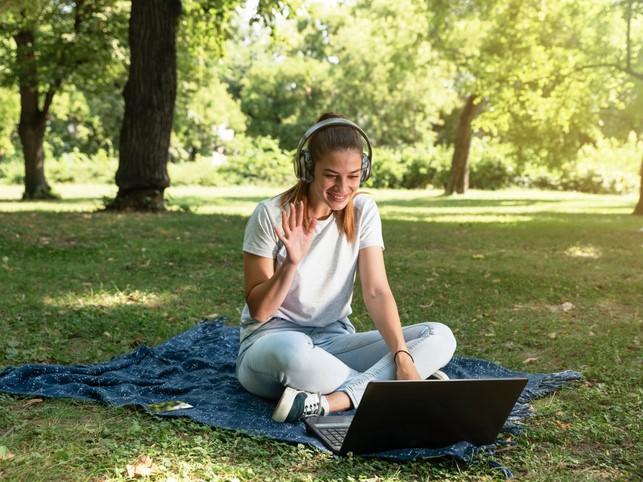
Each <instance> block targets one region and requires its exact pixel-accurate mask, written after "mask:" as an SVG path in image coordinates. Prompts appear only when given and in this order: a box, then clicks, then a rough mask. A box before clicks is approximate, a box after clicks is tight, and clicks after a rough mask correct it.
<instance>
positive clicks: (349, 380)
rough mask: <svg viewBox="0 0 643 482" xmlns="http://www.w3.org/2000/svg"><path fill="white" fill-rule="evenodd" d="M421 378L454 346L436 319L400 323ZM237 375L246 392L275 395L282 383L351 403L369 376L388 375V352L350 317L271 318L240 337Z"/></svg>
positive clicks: (391, 365)
mask: <svg viewBox="0 0 643 482" xmlns="http://www.w3.org/2000/svg"><path fill="white" fill-rule="evenodd" d="M402 330H403V333H404V339H405V340H406V344H407V346H408V348H409V351H410V352H411V354H412V355H413V358H414V360H415V365H416V367H417V369H418V371H419V372H420V375H421V376H422V378H427V377H428V376H430V375H431V374H432V373H434V372H435V371H436V370H439V369H440V368H442V367H443V366H444V365H446V364H447V363H448V362H449V360H451V357H452V356H453V353H454V352H455V348H456V341H455V338H454V336H453V333H452V332H451V330H450V329H449V327H447V326H446V325H443V324H442V323H419V324H417V325H411V326H405V327H403V328H402ZM236 372H237V378H238V379H239V382H240V383H241V385H242V386H243V387H244V388H245V389H246V390H248V391H249V392H250V393H253V394H255V395H258V396H260V397H264V398H268V399H273V400H276V399H278V398H279V397H280V396H281V393H282V392H283V390H284V387H286V386H289V387H292V388H296V389H298V390H305V391H308V392H315V393H322V394H329V393H333V392H336V391H341V392H345V393H346V394H347V395H348V397H349V398H350V399H351V401H352V403H353V406H354V407H357V405H359V402H360V400H361V399H362V395H363V394H364V390H365V389H366V385H368V382H370V381H371V380H394V379H395V377H396V367H395V363H394V361H393V355H392V353H391V352H390V351H389V348H388V346H387V345H386V342H385V341H384V339H383V338H382V335H380V333H379V331H377V330H373V331H368V332H364V333H355V329H354V328H353V326H352V324H351V323H350V321H348V320H346V321H342V320H340V321H336V322H335V323H332V324H331V325H329V326H326V327H322V328H312V327H303V326H298V325H296V324H294V323H292V322H290V321H287V320H283V319H280V318H273V319H272V320H270V321H268V322H267V323H265V324H264V325H262V326H261V327H260V328H259V329H258V330H256V331H255V332H253V333H252V334H251V335H250V336H249V337H248V338H246V339H245V340H243V342H242V343H241V347H240V350H239V357H238V358H237V368H236Z"/></svg>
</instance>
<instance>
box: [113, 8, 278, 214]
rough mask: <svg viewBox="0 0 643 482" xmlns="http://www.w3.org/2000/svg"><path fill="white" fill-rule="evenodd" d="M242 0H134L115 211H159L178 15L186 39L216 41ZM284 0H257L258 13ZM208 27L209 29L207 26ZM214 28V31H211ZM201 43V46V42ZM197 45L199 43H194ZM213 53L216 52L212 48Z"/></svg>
mask: <svg viewBox="0 0 643 482" xmlns="http://www.w3.org/2000/svg"><path fill="white" fill-rule="evenodd" d="M239 3H240V0H210V1H202V2H197V1H196V0H186V1H184V2H182V1H181V0H132V10H131V15H130V23H129V41H130V67H129V78H128V80H127V84H126V85H125V89H124V91H123V98H124V99H125V114H124V116H123V124H122V127H121V136H120V149H119V164H118V170H117V172H116V184H117V185H118V194H117V195H116V198H115V199H114V200H113V201H112V202H111V203H110V204H109V205H108V209H113V210H136V211H161V210H164V209H165V202H164V191H165V189H166V188H167V187H168V186H169V184H170V178H169V175H168V172H167V162H168V157H169V152H168V149H169V146H170V136H171V131H172V123H173V116H174V104H175V100H176V93H177V58H176V51H177V31H178V25H179V17H180V16H181V12H182V11H183V10H184V6H185V7H186V9H187V13H188V14H187V15H186V16H185V17H184V18H185V19H186V20H185V21H186V23H187V25H189V26H190V27H192V30H193V31H194V32H191V34H190V35H188V37H187V38H190V36H191V38H192V39H196V40H197V41H201V42H203V43H205V44H207V42H208V38H210V39H212V38H213V39H214V42H215V46H216V45H218V44H219V43H220V42H221V40H222V39H223V38H225V36H226V35H228V31H227V22H228V20H229V15H230V13H231V12H232V11H233V10H234V8H235V7H236V6H238V5H239ZM282 3H283V2H261V3H260V5H259V10H258V12H259V15H261V16H262V18H270V17H271V16H273V15H274V13H273V10H272V9H271V7H270V6H274V7H275V8H276V7H277V6H279V5H281V4H282ZM208 27H211V28H208ZM211 31H214V35H212V32H211ZM203 43H202V44H201V45H203ZM193 48H197V49H198V45H195V46H193ZM214 54H215V55H219V54H220V50H219V49H216V50H215V52H214Z"/></svg>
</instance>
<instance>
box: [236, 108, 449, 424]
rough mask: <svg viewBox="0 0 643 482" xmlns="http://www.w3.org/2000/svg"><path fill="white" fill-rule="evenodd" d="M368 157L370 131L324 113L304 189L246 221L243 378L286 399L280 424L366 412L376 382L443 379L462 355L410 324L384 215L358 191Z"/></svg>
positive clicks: (440, 334)
mask: <svg viewBox="0 0 643 482" xmlns="http://www.w3.org/2000/svg"><path fill="white" fill-rule="evenodd" d="M364 142H366V144H367V152H368V153H364V149H363V147H364V146H363V143H364ZM306 143H308V148H307V149H304V145H305V144H306ZM371 160H372V153H371V146H370V143H369V141H368V138H367V137H366V135H365V134H364V132H363V131H362V129H361V128H359V127H358V126H357V125H356V124H354V123H352V122H350V121H348V120H347V119H345V118H343V117H342V116H340V115H338V114H332V113H327V114H324V115H322V116H321V117H320V118H319V120H318V122H317V124H315V125H314V126H312V127H311V128H310V129H309V130H308V131H307V132H306V133H305V134H304V137H303V138H302V140H301V141H300V143H299V146H298V147H297V154H296V158H295V172H296V174H297V177H298V178H299V181H298V182H297V184H296V185H295V186H293V187H292V188H290V189H289V190H288V191H286V192H284V193H283V194H281V195H279V196H277V197H275V198H272V199H268V200H265V201H263V202H261V203H259V205H258V206H257V207H256V209H255V211H254V213H253V214H252V216H251V217H250V219H249V220H248V224H247V226H246V231H245V236H244V242H243V251H244V274H245V295H246V305H245V307H244V310H243V313H242V315H241V346H240V349H239V356H238V358H237V377H238V379H239V382H240V383H241V385H243V387H244V388H245V389H246V390H248V391H249V392H251V393H253V394H256V395H259V396H261V397H265V398H269V399H273V400H276V399H279V402H278V403H277V407H276V408H275V411H274V413H273V419H274V420H276V421H279V422H283V421H289V422H293V421H297V420H300V419H302V418H304V417H306V416H310V415H318V414H328V413H330V412H335V411H341V410H347V409H349V408H351V407H357V405H358V404H359V402H360V399H361V397H362V394H363V393H364V390H365V388H366V385H367V384H368V382H369V381H371V380H391V379H396V378H397V379H399V380H419V379H424V378H427V377H429V376H431V375H434V376H436V377H438V378H445V377H446V375H444V374H443V373H442V372H440V371H439V369H440V368H441V367H443V366H444V365H446V364H447V363H448V362H449V360H450V359H451V357H452V356H453V353H454V351H455V347H456V342H455V339H454V337H453V334H452V333H451V330H450V329H449V328H448V327H447V326H445V325H443V324H441V323H421V324H417V325H412V326H406V327H404V328H403V327H402V326H401V323H400V318H399V315H398V311H397V305H396V303H395V299H394V298H393V294H392V293H391V289H390V287H389V284H388V280H387V277H386V269H385V266H384V258H383V252H382V251H383V249H384V242H383V239H382V226H381V221H380V216H379V212H378V210H377V206H376V205H375V202H374V201H373V200H372V199H371V198H369V197H368V196H366V195H363V194H360V193H358V188H359V186H360V182H363V181H365V180H366V179H367V178H368V176H369V175H370V166H371ZM357 272H359V275H360V276H359V278H360V282H361V288H362V293H363V298H364V302H365V304H366V308H367V309H368V313H369V315H370V317H371V318H372V320H373V322H374V325H375V327H376V328H377V329H376V330H373V331H369V332H366V333H356V332H355V328H354V327H353V325H352V324H351V322H350V320H349V318H348V316H349V315H350V314H351V299H352V296H353V284H354V282H355V275H356V273H357Z"/></svg>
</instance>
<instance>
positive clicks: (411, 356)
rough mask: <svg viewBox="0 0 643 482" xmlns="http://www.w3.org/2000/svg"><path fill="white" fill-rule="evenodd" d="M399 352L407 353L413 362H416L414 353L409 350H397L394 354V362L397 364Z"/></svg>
mask: <svg viewBox="0 0 643 482" xmlns="http://www.w3.org/2000/svg"><path fill="white" fill-rule="evenodd" d="M398 353H406V354H407V355H408V356H409V357H410V358H411V361H412V362H413V363H415V360H414V359H413V355H411V354H410V353H409V352H408V351H406V350H397V351H396V352H395V354H393V362H395V365H397V355H398Z"/></svg>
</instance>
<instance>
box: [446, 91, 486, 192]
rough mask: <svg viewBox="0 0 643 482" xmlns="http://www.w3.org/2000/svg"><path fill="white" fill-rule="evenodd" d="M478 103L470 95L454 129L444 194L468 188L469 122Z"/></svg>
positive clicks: (470, 132) (474, 113)
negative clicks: (447, 180)
mask: <svg viewBox="0 0 643 482" xmlns="http://www.w3.org/2000/svg"><path fill="white" fill-rule="evenodd" d="M479 111H480V109H479V104H477V103H476V96H475V95H470V96H469V97H468V98H467V101H466V103H465V105H464V108H463V109H462V113H461V114H460V120H459V121H458V129H457V131H456V137H455V143H454V146H453V157H452V159H451V174H450V175H449V182H448V183H447V187H446V190H445V194H446V195H451V194H453V193H454V192H457V193H458V194H463V193H465V192H466V191H467V189H469V150H470V148H471V136H472V134H473V131H472V129H471V124H472V123H473V119H475V117H476V116H477V115H478V112H479Z"/></svg>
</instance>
